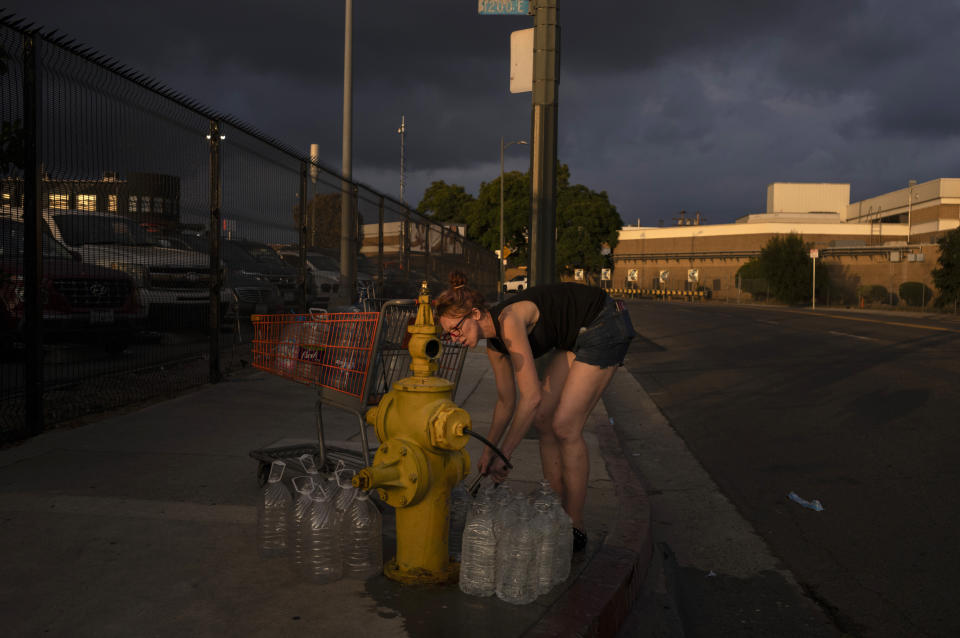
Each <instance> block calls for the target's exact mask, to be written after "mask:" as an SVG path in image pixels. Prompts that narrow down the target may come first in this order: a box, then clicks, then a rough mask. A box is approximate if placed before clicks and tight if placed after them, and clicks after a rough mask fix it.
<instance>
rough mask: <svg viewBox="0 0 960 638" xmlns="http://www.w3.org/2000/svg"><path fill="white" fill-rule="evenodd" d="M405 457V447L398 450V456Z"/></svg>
mask: <svg viewBox="0 0 960 638" xmlns="http://www.w3.org/2000/svg"><path fill="white" fill-rule="evenodd" d="M406 455H407V448H405V447H402V448H400V456H406Z"/></svg>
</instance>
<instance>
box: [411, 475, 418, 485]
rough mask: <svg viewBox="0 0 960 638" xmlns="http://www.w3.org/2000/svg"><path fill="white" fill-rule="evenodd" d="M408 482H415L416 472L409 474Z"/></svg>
mask: <svg viewBox="0 0 960 638" xmlns="http://www.w3.org/2000/svg"><path fill="white" fill-rule="evenodd" d="M410 482H411V483H416V482H417V475H416V474H411V475H410Z"/></svg>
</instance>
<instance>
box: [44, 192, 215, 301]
mask: <svg viewBox="0 0 960 638" xmlns="http://www.w3.org/2000/svg"><path fill="white" fill-rule="evenodd" d="M44 220H45V221H46V223H47V225H48V227H49V229H50V232H51V233H52V234H53V236H54V237H55V238H56V239H57V240H58V241H60V242H62V243H63V244H65V245H66V246H67V247H68V248H70V249H72V250H74V251H76V252H77V253H79V254H80V256H81V258H82V259H83V261H84V262H85V263H88V264H95V265H98V266H104V267H107V268H113V269H115V270H120V271H123V272H125V273H127V274H128V275H130V276H131V277H132V278H133V280H134V282H135V283H136V285H137V294H138V297H139V301H140V304H141V305H142V306H143V307H144V308H146V309H147V312H148V313H149V316H150V317H151V318H157V317H159V316H161V315H167V314H175V315H177V316H183V313H184V311H185V310H193V311H194V313H193V315H196V316H202V310H203V307H204V306H206V305H207V304H208V303H209V299H210V258H209V257H208V256H207V255H205V254H202V253H198V252H195V251H191V250H183V249H179V248H165V247H163V246H161V245H160V244H158V243H157V242H156V241H154V240H153V239H152V238H151V237H150V235H149V233H147V232H146V231H145V230H144V229H143V228H141V227H140V225H139V224H138V223H137V222H136V221H134V220H132V219H130V218H128V217H123V216H122V215H116V214H113V213H91V212H77V211H52V210H51V211H44ZM221 301H225V299H221Z"/></svg>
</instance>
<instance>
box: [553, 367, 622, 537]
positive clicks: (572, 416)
mask: <svg viewBox="0 0 960 638" xmlns="http://www.w3.org/2000/svg"><path fill="white" fill-rule="evenodd" d="M616 369H617V368H616V366H611V367H609V368H598V367H597V366H592V365H588V364H586V363H582V362H580V361H574V362H573V363H572V364H571V366H570V371H569V373H568V374H567V378H566V382H565V383H564V384H563V389H562V391H561V394H560V403H559V405H558V406H557V408H556V411H555V412H554V416H553V433H554V435H555V436H556V438H557V441H558V442H559V445H560V459H561V463H562V466H563V488H564V490H563V508H564V509H565V510H566V511H567V514H569V515H570V518H571V519H572V520H573V526H574V527H577V528H579V529H583V507H584V503H585V502H586V500H587V479H588V478H589V474H590V460H589V457H588V455H587V444H586V442H585V441H584V440H583V427H584V425H586V422H587V417H589V416H590V412H591V411H593V408H594V406H595V405H596V404H597V401H599V400H600V395H602V394H603V391H604V390H605V389H606V387H607V384H609V383H610V379H612V378H613V374H614V372H615V371H616Z"/></svg>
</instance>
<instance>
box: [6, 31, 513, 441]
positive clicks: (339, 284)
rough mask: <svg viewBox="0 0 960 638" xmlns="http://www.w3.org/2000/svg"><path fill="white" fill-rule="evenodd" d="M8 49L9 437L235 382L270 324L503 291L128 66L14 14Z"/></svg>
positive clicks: (461, 240) (383, 199) (388, 205)
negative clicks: (458, 291)
mask: <svg viewBox="0 0 960 638" xmlns="http://www.w3.org/2000/svg"><path fill="white" fill-rule="evenodd" d="M0 56H2V58H0V90H2V95H3V99H2V104H0V117H2V140H0V141H2V147H0V148H2V158H0V162H2V165H0V299H2V303H0V331H2V342H0V405H2V407H0V441H11V440H16V439H19V438H23V437H25V436H29V435H31V434H33V433H36V432H39V431H41V430H42V429H44V427H49V426H50V425H52V424H55V423H58V422H62V421H65V420H70V419H73V418H76V417H79V416H82V415H84V414H87V413H91V412H100V411H104V410H108V409H111V408H114V407H117V406H121V405H125V404H128V403H131V402H138V401H143V400H145V399H149V398H151V397H156V396H163V395H169V394H171V393H174V392H177V391H180V390H182V389H183V388H186V387H189V386H193V385H198V384H202V383H205V382H208V381H214V382H215V381H217V380H219V379H220V378H221V376H222V375H223V374H226V373H230V372H231V371H233V370H236V369H238V368H240V367H242V366H244V365H246V362H247V360H248V351H249V350H248V344H249V339H250V332H251V329H250V320H249V317H250V315H251V314H256V313H277V312H305V311H307V310H308V309H309V308H311V307H324V308H326V307H330V306H332V305H345V304H352V303H358V302H360V300H363V299H368V300H373V301H367V302H366V303H367V304H370V303H376V301H375V300H379V299H383V298H402V297H411V296H414V295H415V294H416V292H417V291H418V289H419V285H420V282H421V281H423V280H426V281H428V282H430V285H431V290H432V291H433V292H434V293H436V292H439V289H440V288H441V287H442V286H443V283H442V282H443V281H445V279H446V274H447V272H448V271H449V270H450V269H452V268H454V267H456V268H460V269H464V270H465V271H468V272H470V273H471V279H472V280H473V281H475V282H476V283H477V285H478V286H479V287H480V288H481V290H483V291H484V292H485V294H490V295H492V294H493V293H495V291H496V281H497V273H498V270H497V261H496V257H495V256H494V255H493V254H492V253H491V252H490V251H488V250H485V249H483V248H481V247H479V246H478V245H476V244H474V243H472V242H470V241H469V240H467V239H466V237H465V229H464V227H462V226H458V225H441V224H437V223H434V222H431V221H430V220H429V219H426V218H424V217H421V216H420V215H418V214H417V213H415V212H413V211H411V210H410V209H409V208H408V207H407V206H405V205H404V204H402V203H400V202H397V201H395V200H393V199H391V198H389V197H387V196H385V195H383V194H380V193H378V192H376V191H374V190H372V189H370V188H367V187H365V186H362V185H360V184H357V183H354V182H351V181H347V180H343V179H342V177H341V176H340V175H338V174H336V173H335V172H333V171H330V170H329V169H326V168H325V167H323V166H321V165H319V164H317V163H315V162H311V161H310V159H309V158H308V157H306V154H305V153H299V152H297V151H295V150H293V149H291V148H289V147H286V146H284V145H283V144H281V143H278V142H277V141H275V140H272V139H270V138H268V137H266V136H264V135H263V134H261V133H259V132H258V131H256V130H255V129H253V128H251V127H250V126H248V125H246V124H244V123H242V122H239V121H236V120H235V119H233V118H231V117H229V116H225V115H222V114H220V113H216V112H214V111H212V110H210V109H207V108H205V107H203V106H201V105H199V104H197V103H196V102H194V101H192V100H190V99H189V98H187V97H185V96H182V95H179V94H175V93H174V92H172V91H170V90H168V89H165V88H164V87H162V86H159V85H157V84H156V83H154V82H153V81H151V80H150V79H149V78H145V77H143V76H140V75H137V74H135V73H134V72H132V71H130V70H128V69H126V68H124V67H121V66H120V64H118V63H116V62H113V61H110V60H106V59H103V58H101V57H98V56H97V55H96V54H95V53H91V52H90V51H89V50H86V49H81V48H79V47H78V46H75V45H73V44H72V43H69V42H65V41H63V40H62V39H55V38H53V36H52V35H49V34H44V33H41V32H40V31H39V30H37V29H34V28H25V27H22V26H21V25H19V23H17V22H16V21H15V20H14V18H13V17H11V16H9V15H7V16H0ZM344 219H346V220H348V221H347V229H346V232H341V231H342V226H343V221H342V220H344ZM344 250H346V251H348V252H347V253H346V256H345V258H344V259H341V257H342V256H344V252H343V251H344ZM341 264H346V268H345V269H344V268H342V267H341ZM341 271H343V272H341Z"/></svg>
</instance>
